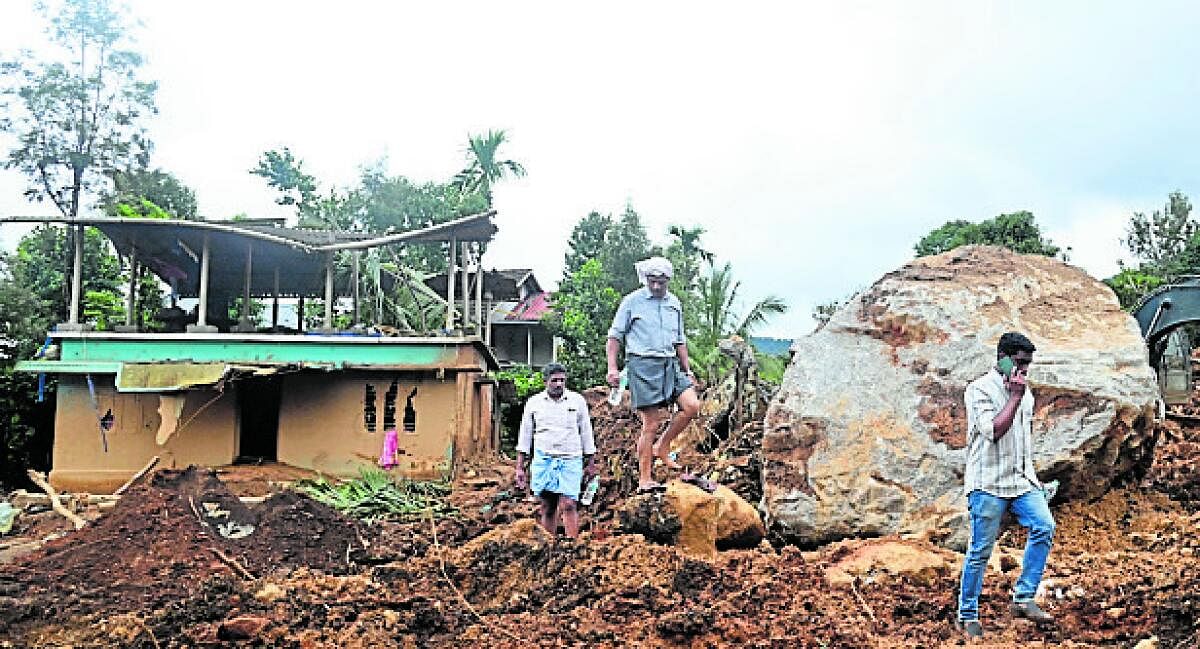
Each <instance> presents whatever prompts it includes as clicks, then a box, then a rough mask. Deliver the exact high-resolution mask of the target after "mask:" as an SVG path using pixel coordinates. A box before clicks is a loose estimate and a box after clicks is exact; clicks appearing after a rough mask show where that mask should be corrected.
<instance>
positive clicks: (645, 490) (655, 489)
mask: <svg viewBox="0 0 1200 649" xmlns="http://www.w3.org/2000/svg"><path fill="white" fill-rule="evenodd" d="M666 490H667V485H665V484H662V483H658V482H654V483H651V484H648V485H638V488H637V492H638V494H656V493H663V492H664V491H666Z"/></svg>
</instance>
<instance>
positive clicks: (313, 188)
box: [250, 147, 317, 215]
mask: <svg viewBox="0 0 1200 649" xmlns="http://www.w3.org/2000/svg"><path fill="white" fill-rule="evenodd" d="M250 173H251V174H253V175H255V176H261V177H263V178H265V179H266V181H267V185H269V186H271V187H273V188H274V189H276V190H278V191H279V197H278V198H276V199H275V203H276V204H277V205H295V206H296V207H297V208H298V209H299V210H300V212H301V215H303V213H304V211H305V208H306V207H308V206H309V205H310V204H311V203H312V202H313V201H315V200H316V198H317V179H316V178H314V177H313V176H312V174H310V173H308V172H306V171H304V161H303V160H300V159H299V158H297V157H296V156H295V155H294V154H293V153H292V150H291V149H289V148H288V147H283V148H282V149H278V150H271V151H264V152H263V154H262V156H260V157H259V159H258V165H257V166H255V167H254V168H253V169H251V170H250Z"/></svg>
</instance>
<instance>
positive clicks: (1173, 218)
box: [1122, 191, 1200, 276]
mask: <svg viewBox="0 0 1200 649" xmlns="http://www.w3.org/2000/svg"><path fill="white" fill-rule="evenodd" d="M1191 213H1192V204H1191V203H1190V202H1188V199H1187V196H1184V195H1183V193H1182V192H1179V191H1174V192H1171V193H1170V194H1169V195H1168V196H1167V204H1166V205H1165V206H1164V207H1163V209H1162V210H1155V211H1154V213H1153V214H1151V215H1150V216H1146V215H1145V214H1144V213H1142V212H1134V213H1133V216H1132V217H1130V219H1129V225H1128V228H1127V230H1126V237H1125V239H1123V240H1122V243H1124V244H1125V247H1126V248H1128V249H1129V252H1131V253H1133V256H1135V257H1137V258H1138V259H1139V260H1140V261H1142V265H1143V266H1144V267H1145V268H1144V269H1143V270H1144V271H1157V273H1158V274H1161V275H1163V276H1166V275H1171V274H1174V273H1177V272H1179V271H1180V270H1182V268H1181V266H1182V265H1183V264H1181V262H1184V261H1186V260H1185V259H1184V253H1185V252H1186V251H1188V248H1189V245H1188V244H1189V243H1191V241H1192V240H1193V239H1194V238H1195V237H1196V234H1197V233H1198V232H1200V226H1198V224H1197V223H1196V221H1195V220H1194V219H1192V218H1191Z"/></svg>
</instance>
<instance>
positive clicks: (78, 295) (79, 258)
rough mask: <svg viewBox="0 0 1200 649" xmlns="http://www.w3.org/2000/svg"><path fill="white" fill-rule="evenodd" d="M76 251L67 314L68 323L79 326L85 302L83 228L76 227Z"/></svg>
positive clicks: (72, 263)
mask: <svg viewBox="0 0 1200 649" xmlns="http://www.w3.org/2000/svg"><path fill="white" fill-rule="evenodd" d="M73 227H74V228H75V250H74V257H73V259H72V262H71V310H70V312H69V313H68V314H67V323H68V324H71V325H75V326H76V327H78V325H79V310H80V303H81V302H82V301H83V235H84V232H83V226H82V225H76V226H73Z"/></svg>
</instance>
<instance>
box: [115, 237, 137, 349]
mask: <svg viewBox="0 0 1200 649" xmlns="http://www.w3.org/2000/svg"><path fill="white" fill-rule="evenodd" d="M137 277H138V261H137V244H136V243H135V244H133V245H131V246H129V294H128V295H126V296H125V324H123V325H117V326H116V327H113V330H114V331H122V332H126V331H128V332H133V331H137V316H136V315H135V313H136V310H137Z"/></svg>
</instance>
